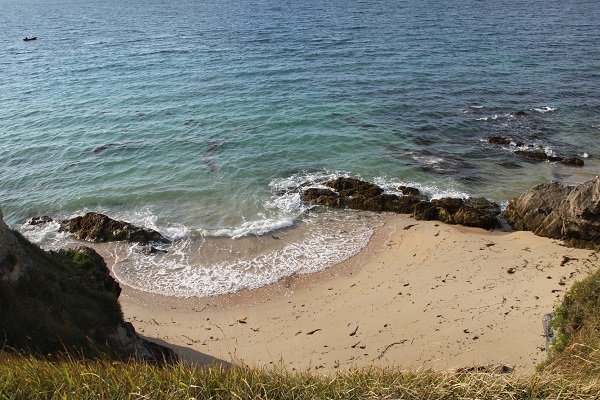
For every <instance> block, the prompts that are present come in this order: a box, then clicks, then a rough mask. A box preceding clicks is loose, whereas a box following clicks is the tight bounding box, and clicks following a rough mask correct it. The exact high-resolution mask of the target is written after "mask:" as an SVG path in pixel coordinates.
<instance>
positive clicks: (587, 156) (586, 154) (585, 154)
mask: <svg viewBox="0 0 600 400" xmlns="http://www.w3.org/2000/svg"><path fill="white" fill-rule="evenodd" d="M579 157H582V158H589V157H590V155H589V154H588V153H581V154H579Z"/></svg>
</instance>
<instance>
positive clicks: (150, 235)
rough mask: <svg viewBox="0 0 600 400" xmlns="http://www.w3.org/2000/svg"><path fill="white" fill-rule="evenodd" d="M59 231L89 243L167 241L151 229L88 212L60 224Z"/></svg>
mask: <svg viewBox="0 0 600 400" xmlns="http://www.w3.org/2000/svg"><path fill="white" fill-rule="evenodd" d="M61 230H64V231H67V232H70V233H72V234H74V235H75V236H76V237H77V238H78V239H81V240H88V241H91V242H113V241H121V240H124V241H127V242H137V243H141V244H148V243H149V242H156V243H168V242H169V240H168V239H166V238H165V237H164V236H162V235H161V234H160V233H158V232H157V231H155V230H153V229H145V228H140V227H138V226H135V225H132V224H130V223H129V222H125V221H117V220H114V219H112V218H110V217H108V216H106V215H104V214H98V213H94V212H89V213H87V214H85V215H84V216H79V217H75V218H72V219H69V220H66V221H63V222H62V227H61Z"/></svg>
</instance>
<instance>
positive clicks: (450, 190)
mask: <svg viewBox="0 0 600 400" xmlns="http://www.w3.org/2000/svg"><path fill="white" fill-rule="evenodd" d="M374 182H375V184H376V185H378V186H380V187H381V188H382V189H384V191H385V192H386V193H391V194H401V192H400V190H398V187H399V186H410V187H414V188H417V189H419V191H420V192H421V193H423V194H424V195H425V196H427V197H429V198H431V199H441V198H442V197H457V198H462V199H466V198H469V197H471V195H469V194H468V193H466V192H463V191H460V190H458V189H456V188H455V187H454V185H453V184H451V183H449V184H447V185H446V186H445V187H444V186H441V185H440V186H437V185H434V184H430V183H421V182H412V181H403V180H396V179H392V178H388V177H377V178H375V179H374Z"/></svg>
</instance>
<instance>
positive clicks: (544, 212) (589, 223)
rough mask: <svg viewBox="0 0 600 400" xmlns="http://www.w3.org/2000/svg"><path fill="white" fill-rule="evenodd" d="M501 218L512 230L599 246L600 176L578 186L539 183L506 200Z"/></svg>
mask: <svg viewBox="0 0 600 400" xmlns="http://www.w3.org/2000/svg"><path fill="white" fill-rule="evenodd" d="M504 217H505V218H506V219H507V220H508V222H509V223H510V224H511V225H513V227H514V228H515V229H518V230H527V231H532V232H533V233H535V234H536V235H539V236H545V237H550V238H554V239H563V240H565V241H566V242H567V244H572V245H577V246H584V247H588V246H591V247H595V246H598V245H600V178H595V179H592V180H590V181H587V182H585V183H582V184H580V185H578V186H565V185H562V184H560V183H556V182H551V183H543V184H541V185H538V186H535V187H534V188H532V189H529V190H528V191H527V192H525V193H523V194H522V195H520V196H519V197H516V198H514V199H512V200H510V202H509V203H508V206H507V207H506V211H504Z"/></svg>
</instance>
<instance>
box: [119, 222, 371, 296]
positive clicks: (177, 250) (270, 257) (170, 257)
mask: <svg viewBox="0 0 600 400" xmlns="http://www.w3.org/2000/svg"><path fill="white" fill-rule="evenodd" d="M372 234H373V229H372V228H371V227H368V226H365V225H363V224H354V226H352V227H351V229H346V230H340V229H339V227H337V225H335V224H334V225H333V226H331V227H329V228H328V227H323V226H321V227H320V229H318V230H311V231H309V232H308V233H307V234H306V235H305V236H304V237H302V238H301V239H299V240H295V241H291V242H285V241H282V246H281V247H280V248H276V249H273V250H268V251H265V252H261V253H259V254H257V255H254V256H252V257H250V258H246V257H243V256H242V257H239V258H238V257H235V258H234V259H233V260H229V261H222V262H215V263H213V264H204V263H199V264H194V262H193V261H192V260H193V259H194V258H195V257H193V254H191V253H192V252H193V251H194V245H193V243H192V242H190V241H187V242H182V243H178V244H175V245H173V246H172V247H171V248H170V249H169V253H168V254H158V255H155V256H145V255H143V254H139V253H138V252H135V251H133V250H131V251H129V252H128V253H127V254H126V255H125V256H121V255H119V254H116V253H115V254H113V257H115V260H116V263H115V269H114V273H115V275H116V277H117V279H119V280H120V281H122V282H124V283H125V284H127V285H129V286H132V287H134V288H136V289H139V290H143V291H147V292H151V293H157V294H162V295H167V296H178V297H192V296H198V297H207V296H215V295H220V294H227V293H235V292H238V291H240V290H244V289H256V288H259V287H262V286H265V285H268V284H271V283H274V282H277V281H278V280H280V279H282V278H285V277H288V276H292V275H295V274H306V273H312V272H317V271H321V270H323V269H325V268H327V267H329V266H331V265H334V264H337V263H339V262H342V261H344V260H346V259H348V258H350V257H352V256H354V255H355V254H356V253H358V252H359V251H360V250H361V249H362V248H364V247H365V246H366V245H367V243H368V242H369V239H370V238H371V236H372ZM213 240H214V239H213ZM230 251H231V250H230Z"/></svg>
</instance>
